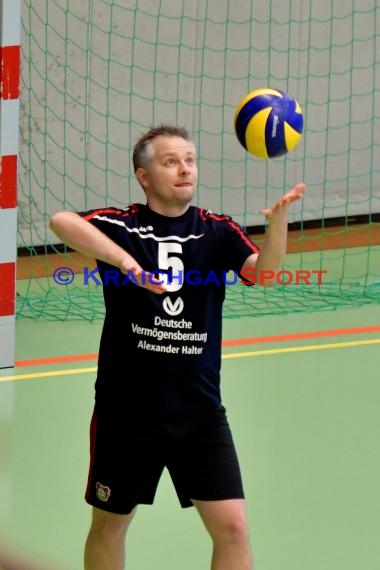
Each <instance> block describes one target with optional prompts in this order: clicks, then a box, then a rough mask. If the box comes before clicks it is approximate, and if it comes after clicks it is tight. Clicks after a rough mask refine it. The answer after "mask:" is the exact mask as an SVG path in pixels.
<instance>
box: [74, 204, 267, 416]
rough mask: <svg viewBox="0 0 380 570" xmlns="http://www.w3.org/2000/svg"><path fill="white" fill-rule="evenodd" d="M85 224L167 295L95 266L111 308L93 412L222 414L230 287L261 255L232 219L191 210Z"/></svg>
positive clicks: (134, 209) (126, 214)
mask: <svg viewBox="0 0 380 570" xmlns="http://www.w3.org/2000/svg"><path fill="white" fill-rule="evenodd" d="M80 215H81V216H82V217H84V218H85V219H86V220H88V221H89V222H90V223H91V224H93V225H94V226H96V227H97V228H98V229H100V230H101V231H102V232H103V233H104V234H106V235H107V236H108V237H110V238H111V239H112V240H113V241H114V242H116V243H117V244H119V245H120V246H121V247H122V248H123V249H125V250H126V251H127V252H128V253H129V254H130V255H132V256H133V257H134V258H135V259H136V261H137V262H138V263H139V264H140V265H141V267H142V268H143V269H144V271H145V273H144V276H145V279H149V278H151V275H152V274H155V276H156V277H157V278H158V279H160V280H165V283H167V287H168V291H167V292H165V293H163V294H162V295H159V294H155V293H152V292H149V291H148V290H146V289H144V288H143V287H140V286H138V285H136V283H135V282H134V281H133V275H132V274H130V275H123V274H122V273H121V272H119V270H118V269H117V268H115V267H113V266H111V265H108V264H106V263H104V262H102V261H99V260H98V261H97V267H98V270H99V273H97V278H98V279H99V280H100V279H101V281H102V284H103V295H104V301H105V308H106V313H105V320H104V325H103V331H102V337H101V342H100V349H99V361H98V374H97V380H96V385H95V388H96V401H97V403H104V404H110V405H113V406H116V405H120V406H121V407H122V408H123V409H125V410H126V411H127V412H128V413H131V414H132V413H137V414H145V413H146V414H154V413H156V414H165V413H170V412H176V411H185V410H190V409H198V408H205V407H209V406H217V405H219V404H220V402H221V396H220V368H221V331H222V305H223V301H224V297H225V287H226V284H229V283H233V282H234V281H239V278H238V272H239V271H240V270H241V268H242V265H243V263H244V261H245V260H246V259H247V257H248V256H249V255H251V254H252V253H258V249H257V248H256V246H255V245H254V244H253V243H252V242H251V241H250V239H249V237H248V235H247V234H246V233H245V232H244V231H243V230H242V228H241V227H240V226H239V225H238V224H237V223H236V222H234V221H233V220H232V219H231V218H230V217H229V216H223V215H217V214H214V213H213V212H211V211H209V210H204V209H200V208H197V207H194V206H190V207H189V209H188V210H187V211H186V212H185V213H184V214H183V215H181V216H179V217H174V218H172V217H166V216H162V215H160V214H158V213H156V212H154V211H152V210H151V209H150V208H149V207H148V206H145V205H142V204H133V205H131V206H129V207H128V208H126V209H117V208H103V209H97V210H91V211H89V212H81V213H80ZM231 270H232V271H233V273H232V274H231V273H228V271H231ZM96 271H97V270H96ZM231 286H233V285H231Z"/></svg>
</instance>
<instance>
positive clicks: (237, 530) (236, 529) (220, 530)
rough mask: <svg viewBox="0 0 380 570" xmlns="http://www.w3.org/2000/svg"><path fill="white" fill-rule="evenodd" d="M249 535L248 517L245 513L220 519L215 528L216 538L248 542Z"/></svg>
mask: <svg viewBox="0 0 380 570" xmlns="http://www.w3.org/2000/svg"><path fill="white" fill-rule="evenodd" d="M248 537H249V530H248V523H247V519H246V517H245V516H243V515H238V514H234V515H233V516H230V517H229V518H227V519H225V520H223V521H220V522H219V524H218V525H217V526H216V528H215V533H214V538H215V539H219V540H223V541H228V542H246V541H247V540H248Z"/></svg>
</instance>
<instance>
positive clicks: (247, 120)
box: [234, 88, 303, 158]
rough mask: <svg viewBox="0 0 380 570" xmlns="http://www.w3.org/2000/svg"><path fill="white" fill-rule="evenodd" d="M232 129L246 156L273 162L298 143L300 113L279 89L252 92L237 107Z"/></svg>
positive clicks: (297, 107)
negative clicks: (270, 159)
mask: <svg viewBox="0 0 380 570" xmlns="http://www.w3.org/2000/svg"><path fill="white" fill-rule="evenodd" d="M234 127H235V133H236V136H237V138H238V140H239V142H240V144H241V145H242V146H243V147H244V148H245V149H246V150H247V151H248V152H249V153H250V154H253V155H254V156H258V157H260V158H275V157H277V156H282V155H284V154H286V153H287V152H289V151H291V150H293V149H294V148H295V147H296V146H297V144H298V143H299V142H300V140H301V137H302V130H303V114H302V109H301V107H300V105H299V104H298V103H297V101H296V100H295V99H293V98H292V97H290V96H289V95H287V94H286V93H284V91H281V90H280V89H269V88H266V89H256V90H255V91H252V92H251V93H248V95H246V96H245V97H244V98H243V99H242V100H241V101H240V103H239V104H238V106H237V108H236V111H235V117H234Z"/></svg>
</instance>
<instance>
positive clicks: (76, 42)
mask: <svg viewBox="0 0 380 570" xmlns="http://www.w3.org/2000/svg"><path fill="white" fill-rule="evenodd" d="M21 44H22V100H21V123H20V171H19V221H18V230H19V237H18V245H19V248H20V250H19V251H20V255H19V279H18V288H17V301H18V310H17V312H18V316H19V317H28V318H35V317H44V318H50V319H69V318H87V319H95V318H98V317H101V316H102V315H103V299H102V293H101V291H100V288H99V287H97V286H96V285H93V286H84V285H83V279H82V278H81V275H80V272H79V271H76V276H75V279H74V281H73V282H72V283H71V284H70V285H66V286H63V285H58V284H57V283H56V282H55V280H54V278H53V275H52V273H53V269H52V268H53V267H58V266H67V267H71V264H72V262H73V261H75V259H74V254H73V253H72V252H69V251H67V250H66V249H65V248H63V247H61V245H60V244H59V243H57V241H58V240H57V238H56V237H55V236H54V235H53V234H52V233H51V232H50V230H49V228H48V220H49V217H50V216H51V215H52V214H53V213H55V212H57V211H59V210H62V209H67V210H84V209H89V208H95V207H99V206H103V205H115V206H118V207H121V206H126V205H128V204H129V203H131V202H141V201H143V195H142V191H141V189H140V187H139V186H138V184H137V182H136V181H135V178H134V175H133V170H132V168H131V149H132V147H133V144H134V142H135V141H136V139H137V137H138V136H139V135H140V134H141V133H142V132H143V131H144V130H146V129H147V128H148V127H150V126H152V125H155V124H157V123H161V122H169V123H178V124H183V125H186V126H187V128H188V129H189V131H190V132H191V134H192V135H193V138H194V140H195V142H196V144H197V147H198V153H199V187H198V191H197V195H196V199H195V204H197V205H200V206H204V207H206V208H209V209H212V210H214V211H215V212H223V213H225V214H230V215H232V216H233V217H234V218H235V219H236V220H237V221H238V222H239V223H240V224H242V225H243V226H244V227H246V228H249V230H250V232H251V233H252V236H253V239H254V240H255V239H257V240H258V242H260V240H261V239H262V236H261V235H260V234H261V233H262V232H263V231H264V227H263V226H264V219H263V216H262V215H260V214H259V210H260V209H261V208H264V207H266V206H269V205H271V204H273V203H274V202H275V201H276V200H277V199H278V198H279V197H280V196H281V195H282V194H283V193H284V191H285V190H287V189H289V188H291V187H292V186H293V185H294V184H295V183H296V182H299V181H305V182H306V184H307V192H306V194H305V199H304V201H303V202H302V203H297V204H295V205H294V207H292V208H291V211H290V219H289V221H290V229H291V231H290V234H289V252H290V253H289V254H288V256H287V259H286V262H285V266H284V271H287V272H288V273H284V281H288V280H289V278H288V274H291V275H293V276H294V275H295V274H296V272H297V271H301V270H302V271H308V272H310V273H312V272H313V271H314V272H318V271H323V272H324V273H323V274H319V275H322V276H323V278H322V282H318V281H320V280H319V279H318V273H315V274H313V278H312V279H310V281H309V283H305V282H304V281H301V282H300V283H298V284H297V283H296V282H295V281H296V280H295V279H293V282H291V283H289V284H288V285H286V286H285V285H278V286H277V287H275V288H273V289H270V290H268V289H263V288H260V287H248V288H247V287H244V286H241V285H236V286H231V287H227V298H226V303H225V316H228V317H234V316H241V315H262V314H268V313H270V314H280V313H285V312H296V311H311V310H322V309H333V308H336V307H339V306H353V305H354V306H355V305H360V304H364V303H374V302H379V300H380V246H379V243H380V239H379V233H380V231H379V219H380V216H379V214H378V213H379V212H380V170H379V168H380V167H379V164H380V160H379V158H380V154H379V152H380V136H379V132H380V128H379V127H380V117H379V100H380V64H379V58H378V54H379V53H380V6H379V4H378V2H377V0H360V1H358V0H344V1H341V2H331V1H327V0H318V1H316V0H306V1H305V0H285V1H284V0H268V1H267V2H252V1H251V0H233V1H232V0H230V1H229V0H23V3H22V40H21ZM267 86H270V87H274V88H279V89H282V90H284V91H286V92H287V93H289V94H290V95H292V96H293V97H295V98H296V99H297V100H298V101H299V103H300V104H301V107H302V109H303V112H304V117H305V129H304V135H303V137H302V140H301V143H300V144H299V145H298V147H297V148H296V149H295V150H294V151H292V152H291V153H289V154H288V155H287V156H285V157H281V158H277V159H272V160H263V159H257V158H254V157H253V156H251V155H248V154H247V153H246V152H245V151H244V149H243V148H242V147H241V146H240V144H239V143H238V141H237V138H236V136H235V134H234V130H233V116H234V111H235V107H236V105H237V104H238V102H239V101H240V100H241V98H242V97H243V96H244V95H245V94H246V93H248V92H249V91H252V90H254V89H256V88H259V87H267ZM293 230H294V231H293Z"/></svg>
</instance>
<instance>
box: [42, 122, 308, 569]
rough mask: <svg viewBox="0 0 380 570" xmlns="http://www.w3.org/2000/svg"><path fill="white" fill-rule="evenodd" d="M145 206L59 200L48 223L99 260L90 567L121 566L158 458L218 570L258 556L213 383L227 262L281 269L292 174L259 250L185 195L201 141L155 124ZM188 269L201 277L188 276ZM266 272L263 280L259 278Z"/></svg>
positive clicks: (139, 150)
mask: <svg viewBox="0 0 380 570" xmlns="http://www.w3.org/2000/svg"><path fill="white" fill-rule="evenodd" d="M133 164H134V170H135V173H136V177H137V179H138V181H139V183H140V185H141V186H142V189H143V191H144V193H145V199H146V204H133V205H131V206H129V207H128V208H126V209H119V208H113V207H104V208H99V209H95V210H92V211H89V212H81V213H80V214H77V213H73V212H60V213H57V214H55V215H54V216H53V217H52V220H51V228H52V229H53V231H54V232H55V233H56V234H57V236H58V237H59V238H60V239H62V241H63V242H64V243H66V244H67V245H68V246H70V247H71V248H73V249H75V250H78V251H80V252H82V253H83V254H85V255H87V256H92V257H94V258H96V259H97V266H98V268H99V273H98V272H97V271H95V272H93V273H88V274H87V277H86V278H87V280H90V279H91V280H96V279H99V280H102V282H103V292H104V300H105V307H106V315H105V321H104V325H103V332H102V337H101V342H100V349H99V362H98V373H97V380H96V385H95V388H96V390H95V407H94V413H93V417H92V422H91V459H90V468H89V477H88V485H87V490H86V500H87V502H88V503H89V504H90V505H92V507H93V510H92V525H91V528H90V532H89V535H88V538H87V542H86V547H85V569H86V570H104V569H105V568H106V569H107V570H121V569H123V568H124V565H125V534H126V531H127V529H128V526H129V524H130V523H131V521H132V519H133V517H134V516H135V513H136V508H137V506H138V505H139V504H152V503H153V501H154V496H155V492H156V488H157V485H158V481H159V479H160V476H161V473H162V470H163V469H164V467H167V469H168V470H169V473H170V475H171V478H172V480H173V484H174V487H175V489H176V492H177V495H178V499H179V502H180V504H181V506H182V507H190V506H195V508H196V509H197V510H198V512H199V514H200V517H201V519H202V521H203V523H204V525H205V527H206V529H207V530H208V532H209V534H210V536H211V538H212V541H213V553H212V563H211V567H212V569H213V570H234V569H236V570H245V569H251V568H252V567H253V562H252V554H251V547H250V541H249V531H248V522H247V514H246V506H245V499H244V491H243V485H242V480H241V474H240V469H239V463H238V459H237V456H236V451H235V447H234V443H233V439H232V436H231V431H230V428H229V424H228V419H227V415H226V410H225V408H224V407H223V405H222V401H221V395H220V367H221V327H222V304H223V300H224V295H225V286H226V285H225V282H226V272H227V271H234V272H235V274H238V273H239V272H240V271H241V270H242V269H243V268H245V269H247V268H248V269H255V270H256V271H257V272H263V271H269V270H270V271H273V272H277V271H278V270H279V269H280V267H281V264H282V261H283V259H284V256H285V251H286V240H287V210H288V206H289V204H290V203H292V202H294V201H296V200H299V199H301V198H302V195H303V191H304V184H298V185H296V186H295V187H294V188H293V189H292V190H291V191H290V192H289V193H287V194H286V195H284V196H283V197H282V198H281V199H280V200H279V201H278V202H277V203H276V204H275V205H274V207H273V208H269V209H265V210H262V213H263V215H265V216H266V218H267V221H268V229H267V233H266V237H265V240H264V242H263V245H262V248H261V251H260V252H259V250H258V248H257V247H256V246H255V245H254V244H253V243H252V242H251V240H250V239H249V237H248V235H246V233H245V232H244V231H243V230H242V229H241V227H240V226H239V225H238V224H237V223H235V222H234V221H233V220H232V219H231V218H230V217H228V216H224V215H218V214H215V213H213V212H211V211H209V210H205V209H202V208H197V207H194V206H191V205H190V204H191V201H192V198H193V196H194V192H195V189H196V184H197V163H196V149H195V146H194V143H193V141H192V140H191V138H190V136H189V134H188V132H187V131H186V129H184V128H182V127H174V126H169V125H161V126H159V127H157V128H154V129H151V130H150V131H149V132H147V133H145V134H144V135H143V136H142V137H141V138H140V139H139V141H138V142H137V144H136V146H135V148H134V153H133ZM195 277H196V281H197V284H195V283H194V281H195ZM265 284H267V285H270V284H271V283H270V282H269V281H267V282H266V283H265Z"/></svg>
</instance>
